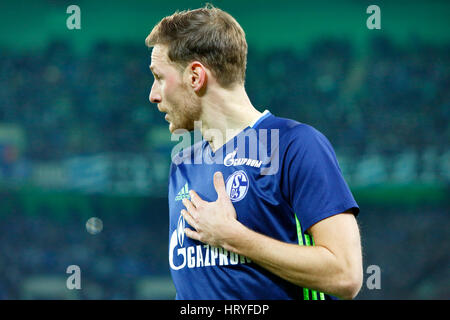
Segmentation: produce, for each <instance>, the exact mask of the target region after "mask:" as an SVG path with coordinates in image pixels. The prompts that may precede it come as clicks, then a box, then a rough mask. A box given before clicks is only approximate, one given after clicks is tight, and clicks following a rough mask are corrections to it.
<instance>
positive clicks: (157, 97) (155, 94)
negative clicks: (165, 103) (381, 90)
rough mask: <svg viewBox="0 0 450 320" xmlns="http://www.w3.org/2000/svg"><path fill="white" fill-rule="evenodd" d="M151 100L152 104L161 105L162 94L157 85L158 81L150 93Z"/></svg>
mask: <svg viewBox="0 0 450 320" xmlns="http://www.w3.org/2000/svg"><path fill="white" fill-rule="evenodd" d="M148 98H149V100H150V102H151V103H161V94H160V93H159V90H158V88H157V85H156V81H155V82H154V83H153V86H152V90H151V91H150V95H149V97H148Z"/></svg>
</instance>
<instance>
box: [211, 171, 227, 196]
mask: <svg viewBox="0 0 450 320" xmlns="http://www.w3.org/2000/svg"><path fill="white" fill-rule="evenodd" d="M213 181H214V188H215V189H216V192H217V196H218V198H220V199H226V198H228V194H227V190H226V188H225V181H224V180H223V175H222V172H220V171H217V172H216V173H214V179H213Z"/></svg>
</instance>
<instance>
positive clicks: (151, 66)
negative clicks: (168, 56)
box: [149, 65, 158, 73]
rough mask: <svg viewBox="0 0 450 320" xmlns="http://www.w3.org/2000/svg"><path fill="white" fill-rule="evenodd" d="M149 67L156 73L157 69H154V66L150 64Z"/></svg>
mask: <svg viewBox="0 0 450 320" xmlns="http://www.w3.org/2000/svg"><path fill="white" fill-rule="evenodd" d="M149 68H150V70H151V71H152V72H153V73H158V71H157V70H156V68H155V66H153V65H150V66H149Z"/></svg>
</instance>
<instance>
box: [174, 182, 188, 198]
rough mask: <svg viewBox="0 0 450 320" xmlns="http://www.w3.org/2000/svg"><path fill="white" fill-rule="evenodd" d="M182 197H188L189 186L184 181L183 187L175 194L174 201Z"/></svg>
mask: <svg viewBox="0 0 450 320" xmlns="http://www.w3.org/2000/svg"><path fill="white" fill-rule="evenodd" d="M183 199H190V196H189V186H188V184H187V182H186V184H185V185H184V187H183V188H181V190H180V192H178V194H177V196H176V197H175V201H181V200H183Z"/></svg>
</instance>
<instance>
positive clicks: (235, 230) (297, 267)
mask: <svg viewBox="0 0 450 320" xmlns="http://www.w3.org/2000/svg"><path fill="white" fill-rule="evenodd" d="M214 186H215V188H216V191H217V193H218V199H217V201H215V202H206V201H203V200H202V199H201V198H200V197H199V196H198V195H197V194H196V193H195V192H191V200H192V201H189V200H187V199H185V200H184V202H183V203H184V204H185V206H186V208H187V211H186V210H183V211H182V214H183V216H184V217H185V219H186V220H187V222H188V223H189V224H190V225H191V226H192V227H193V228H194V229H195V231H194V230H191V229H186V230H185V231H186V235H187V236H188V237H190V238H193V239H196V240H199V241H202V242H205V243H208V244H210V245H213V246H221V247H223V248H224V249H227V250H229V251H232V252H236V253H238V254H241V255H244V256H247V257H249V258H250V259H251V260H253V261H254V262H255V263H257V264H259V265H261V266H262V267H264V268H266V269H267V270H269V271H271V272H272V273H274V274H276V275H278V276H279V277H281V278H283V279H286V280H287V281H290V282H292V283H294V284H296V285H299V286H301V287H305V288H310V289H314V290H318V291H321V292H325V293H328V294H331V295H334V296H337V297H339V298H342V299H352V298H354V297H355V296H356V294H357V293H358V292H359V289H360V288H361V284H362V256H361V245H360V238H359V230H358V226H357V223H356V219H355V217H354V216H353V214H350V213H342V214H337V215H334V216H332V217H329V218H327V219H324V220H322V221H319V222H318V223H316V224H315V225H313V226H312V227H311V228H310V229H309V231H310V233H311V235H312V236H313V237H314V241H315V246H314V247H306V246H299V245H296V244H290V243H285V242H282V241H278V240H275V239H273V238H270V237H268V236H265V235H262V234H259V233H257V232H255V231H253V230H250V229H248V228H247V227H245V226H244V225H243V224H241V223H240V222H239V221H238V220H236V212H235V210H234V207H233V205H232V203H231V201H230V199H229V198H228V195H227V193H226V191H225V184H224V182H223V177H222V175H221V174H215V175H214Z"/></svg>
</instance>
